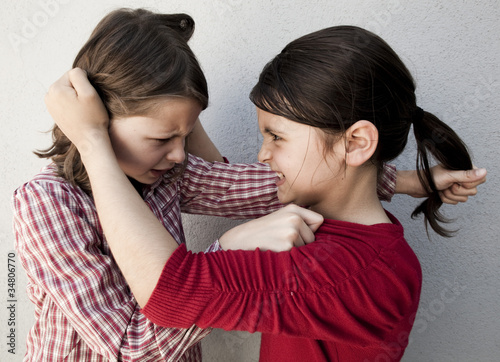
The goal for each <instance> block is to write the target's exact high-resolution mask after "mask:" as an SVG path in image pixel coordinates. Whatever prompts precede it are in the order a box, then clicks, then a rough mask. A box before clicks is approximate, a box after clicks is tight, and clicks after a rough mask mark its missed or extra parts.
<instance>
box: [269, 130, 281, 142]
mask: <svg viewBox="0 0 500 362" xmlns="http://www.w3.org/2000/svg"><path fill="white" fill-rule="evenodd" d="M269 135H270V136H271V138H272V139H273V141H279V140H281V139H282V138H281V137H280V136H277V135H275V134H274V133H272V132H269Z"/></svg>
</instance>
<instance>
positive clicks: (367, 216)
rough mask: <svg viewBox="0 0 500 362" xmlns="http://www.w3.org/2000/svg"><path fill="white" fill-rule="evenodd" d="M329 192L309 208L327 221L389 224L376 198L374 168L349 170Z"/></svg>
mask: <svg viewBox="0 0 500 362" xmlns="http://www.w3.org/2000/svg"><path fill="white" fill-rule="evenodd" d="M331 190H332V191H331V192H330V193H329V194H328V195H326V197H325V198H324V199H323V200H322V201H321V202H320V203H318V204H316V205H313V206H311V210H313V211H316V212H318V213H320V214H321V215H323V216H324V217H325V218H327V219H335V220H341V221H348V222H353V223H357V224H364V225H373V224H380V223H390V222H391V221H390V219H389V218H388V217H387V214H386V213H385V211H384V208H383V207H382V204H381V203H380V200H379V199H378V195H377V169H376V168H375V167H357V168H353V167H350V168H349V167H348V169H347V170H346V171H345V174H344V177H343V178H342V179H340V178H339V179H335V185H333V186H332V188H331Z"/></svg>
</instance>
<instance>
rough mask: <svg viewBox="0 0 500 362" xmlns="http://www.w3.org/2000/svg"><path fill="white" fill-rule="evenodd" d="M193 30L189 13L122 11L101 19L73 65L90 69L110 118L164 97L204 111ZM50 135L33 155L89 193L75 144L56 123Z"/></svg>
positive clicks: (140, 111) (142, 110)
mask: <svg viewBox="0 0 500 362" xmlns="http://www.w3.org/2000/svg"><path fill="white" fill-rule="evenodd" d="M193 32H194V21H193V19H192V18H191V17H190V16H189V15H186V14H170V15H169V14H157V13H153V12H151V11H148V10H144V9H118V10H115V11H113V12H111V13H110V14H108V15H106V16H105V17H104V18H103V19H102V20H101V21H100V22H99V24H98V25H97V27H96V28H95V29H94V31H93V32H92V34H91V36H90V38H89V40H88V41H87V42H86V44H85V45H84V46H83V48H82V49H81V50H80V52H79V53H78V55H77V56H76V58H75V61H74V63H73V67H79V68H82V69H84V70H85V71H87V74H88V78H89V81H90V83H91V84H92V85H93V86H94V88H95V89H96V90H97V92H98V93H99V95H100V97H101V99H102V101H103V102H104V105H105V106H106V109H107V110H108V113H109V116H110V118H114V117H123V116H132V115H147V114H148V112H150V111H153V110H154V106H155V104H157V102H158V101H159V100H161V98H162V97H166V96H178V97H186V98H191V99H195V100H197V101H198V102H199V103H200V105H201V106H202V109H205V108H206V107H207V105H208V89H207V82H206V79H205V76H204V74H203V71H202V70H201V67H200V65H199V64H198V61H197V59H196V57H195V56H194V54H193V52H192V51H191V49H190V48H189V46H188V44H187V41H188V40H189V39H190V37H191V35H192V34H193ZM52 138H53V144H52V146H51V147H49V148H48V149H46V150H42V151H39V152H35V154H37V155H38V156H39V157H42V158H50V159H52V160H53V162H54V163H55V164H56V165H57V168H58V173H59V175H60V176H62V177H64V178H65V179H67V180H68V181H70V182H71V183H73V184H75V185H77V186H79V187H81V188H82V189H83V190H84V191H85V192H87V193H89V194H90V193H91V191H90V183H89V180H88V176H87V173H86V171H85V167H84V165H83V163H82V162H81V160H80V155H79V153H78V150H77V149H76V147H75V146H74V145H73V144H72V143H71V141H69V139H68V138H67V137H66V136H65V135H64V134H63V133H62V131H61V130H60V129H59V127H57V126H54V128H53V130H52Z"/></svg>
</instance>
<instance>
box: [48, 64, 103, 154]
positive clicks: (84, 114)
mask: <svg viewBox="0 0 500 362" xmlns="http://www.w3.org/2000/svg"><path fill="white" fill-rule="evenodd" d="M45 104H46V106H47V109H48V111H49V113H50V115H51V116H52V118H53V119H54V121H55V122H56V124H57V125H58V126H59V128H61V130H62V131H63V132H64V134H65V135H66V136H67V137H68V138H69V139H70V140H71V141H72V142H73V144H75V146H76V147H77V148H78V149H80V147H81V146H82V143H85V141H86V140H87V139H88V137H92V136H93V135H95V134H96V132H97V133H101V132H106V134H107V132H108V131H107V130H108V123H109V116H108V112H107V110H106V107H105V106H104V104H103V103H102V101H101V99H100V98H99V95H98V94H97V92H96V90H95V89H94V87H92V85H91V84H90V82H89V80H88V78H87V73H86V72H85V71H84V70H82V69H80V68H74V69H71V70H70V71H68V72H66V73H65V74H64V75H63V76H62V77H61V78H60V79H59V80H57V81H56V82H55V83H54V84H52V85H51V86H50V88H49V90H48V92H47V94H46V95H45Z"/></svg>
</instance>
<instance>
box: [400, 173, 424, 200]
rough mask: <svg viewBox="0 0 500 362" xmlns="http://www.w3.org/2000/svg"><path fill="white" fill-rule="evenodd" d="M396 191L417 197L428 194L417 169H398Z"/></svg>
mask: <svg viewBox="0 0 500 362" xmlns="http://www.w3.org/2000/svg"><path fill="white" fill-rule="evenodd" d="M395 193H397V194H406V195H409V196H412V197H417V198H418V197H425V196H427V193H426V192H425V190H424V188H423V187H422V184H421V183H420V180H419V178H418V175H417V171H416V170H410V171H401V170H398V171H397V178H396V189H395Z"/></svg>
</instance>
